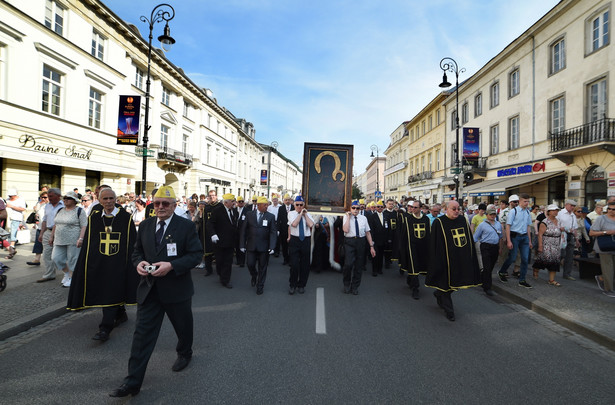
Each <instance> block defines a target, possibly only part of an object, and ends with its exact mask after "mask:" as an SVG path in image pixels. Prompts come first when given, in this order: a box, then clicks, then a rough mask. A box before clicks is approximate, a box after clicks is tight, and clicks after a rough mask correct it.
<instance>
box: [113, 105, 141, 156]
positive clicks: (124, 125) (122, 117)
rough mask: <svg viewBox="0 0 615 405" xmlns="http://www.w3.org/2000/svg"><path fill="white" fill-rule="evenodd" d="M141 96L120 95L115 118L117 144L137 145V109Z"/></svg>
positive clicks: (139, 106)
mask: <svg viewBox="0 0 615 405" xmlns="http://www.w3.org/2000/svg"><path fill="white" fill-rule="evenodd" d="M140 108H141V96H120V108H119V113H118V118H117V144H118V145H137V144H138V143H139V110H140Z"/></svg>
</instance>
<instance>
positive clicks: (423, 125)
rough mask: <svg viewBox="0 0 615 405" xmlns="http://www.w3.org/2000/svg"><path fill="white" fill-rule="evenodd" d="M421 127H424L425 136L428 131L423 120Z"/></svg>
mask: <svg viewBox="0 0 615 405" xmlns="http://www.w3.org/2000/svg"><path fill="white" fill-rule="evenodd" d="M421 126H422V127H423V135H425V134H426V133H427V131H426V130H425V129H426V125H425V120H423V122H421Z"/></svg>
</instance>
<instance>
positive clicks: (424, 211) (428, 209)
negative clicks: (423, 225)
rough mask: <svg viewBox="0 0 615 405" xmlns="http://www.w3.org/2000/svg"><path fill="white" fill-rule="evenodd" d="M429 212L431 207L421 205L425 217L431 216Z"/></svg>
mask: <svg viewBox="0 0 615 405" xmlns="http://www.w3.org/2000/svg"><path fill="white" fill-rule="evenodd" d="M429 212H430V208H429V205H427V204H423V205H421V213H422V214H423V215H425V216H426V215H427V214H429ZM430 222H431V221H430ZM430 225H431V224H430Z"/></svg>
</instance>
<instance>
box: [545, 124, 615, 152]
mask: <svg viewBox="0 0 615 405" xmlns="http://www.w3.org/2000/svg"><path fill="white" fill-rule="evenodd" d="M549 140H550V150H549V152H551V153H557V152H562V151H567V150H570V149H575V148H580V147H584V146H589V145H595V144H597V143H601V142H615V120H614V119H610V118H604V119H601V120H598V121H594V122H590V123H588V124H584V125H581V126H578V127H575V128H571V129H568V130H565V131H561V132H556V133H551V132H549Z"/></svg>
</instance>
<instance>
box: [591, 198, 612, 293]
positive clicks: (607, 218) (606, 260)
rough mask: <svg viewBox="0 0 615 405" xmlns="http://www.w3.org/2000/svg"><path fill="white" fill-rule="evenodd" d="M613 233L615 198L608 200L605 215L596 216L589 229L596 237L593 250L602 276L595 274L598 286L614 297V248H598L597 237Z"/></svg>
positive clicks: (593, 236) (592, 235)
mask: <svg viewBox="0 0 615 405" xmlns="http://www.w3.org/2000/svg"><path fill="white" fill-rule="evenodd" d="M607 235H608V236H612V235H615V200H613V201H609V202H608V204H607V208H606V215H600V216H597V217H596V219H595V220H594V221H593V223H592V226H591V228H590V230H589V236H591V237H592V238H596V241H595V242H594V251H596V253H598V254H599V257H600V268H601V269H602V276H596V282H597V283H598V287H599V288H600V289H601V290H603V293H604V295H606V296H608V297H612V298H615V291H614V290H613V275H614V274H615V250H610V251H605V250H602V249H601V248H600V243H599V241H598V238H600V237H601V236H607Z"/></svg>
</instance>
